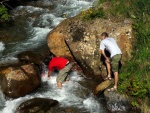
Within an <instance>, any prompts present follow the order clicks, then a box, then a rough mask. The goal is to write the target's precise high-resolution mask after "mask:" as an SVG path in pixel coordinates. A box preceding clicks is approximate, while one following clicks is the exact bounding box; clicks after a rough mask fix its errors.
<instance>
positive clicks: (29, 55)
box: [17, 51, 43, 65]
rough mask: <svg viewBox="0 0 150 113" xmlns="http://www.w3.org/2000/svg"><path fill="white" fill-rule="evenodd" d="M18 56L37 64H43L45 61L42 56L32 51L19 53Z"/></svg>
mask: <svg viewBox="0 0 150 113" xmlns="http://www.w3.org/2000/svg"><path fill="white" fill-rule="evenodd" d="M17 57H18V59H19V60H20V61H22V62H28V63H34V64H37V65H41V64H42V63H43V61H42V56H41V55H39V54H35V53H33V52H31V51H25V52H22V53H20V54H18V55H17Z"/></svg>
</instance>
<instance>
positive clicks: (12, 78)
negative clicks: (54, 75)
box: [0, 64, 41, 98]
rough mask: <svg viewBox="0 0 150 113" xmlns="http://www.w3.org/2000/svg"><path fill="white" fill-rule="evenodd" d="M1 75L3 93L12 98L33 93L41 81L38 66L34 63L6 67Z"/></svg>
mask: <svg viewBox="0 0 150 113" xmlns="http://www.w3.org/2000/svg"><path fill="white" fill-rule="evenodd" d="M0 76H1V78H2V80H1V87H2V91H3V93H4V94H5V95H6V96H8V97H12V98H17V97H21V96H24V95H26V94H28V93H31V92H32V91H33V90H35V89H36V88H37V87H38V86H39V85H40V83H41V78H40V76H39V71H38V68H37V67H36V66H35V65H33V64H24V65H20V66H15V67H13V66H12V67H11V66H10V67H7V68H4V69H2V70H1V71H0Z"/></svg>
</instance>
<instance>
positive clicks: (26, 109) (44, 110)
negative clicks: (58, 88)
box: [15, 98, 75, 113]
mask: <svg viewBox="0 0 150 113" xmlns="http://www.w3.org/2000/svg"><path fill="white" fill-rule="evenodd" d="M15 113H75V112H74V110H72V109H70V108H67V109H64V108H61V107H59V104H58V101H57V100H53V99H46V98H33V99H30V100H27V101H25V102H23V103H21V104H20V105H19V106H18V108H17V109H16V111H15Z"/></svg>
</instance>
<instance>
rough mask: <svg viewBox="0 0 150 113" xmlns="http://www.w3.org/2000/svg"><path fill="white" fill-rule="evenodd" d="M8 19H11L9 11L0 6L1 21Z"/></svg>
mask: <svg viewBox="0 0 150 113" xmlns="http://www.w3.org/2000/svg"><path fill="white" fill-rule="evenodd" d="M8 19H9V14H8V9H7V8H6V7H5V6H3V5H0V20H1V21H3V20H8Z"/></svg>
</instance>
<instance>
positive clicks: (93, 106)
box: [0, 72, 108, 113]
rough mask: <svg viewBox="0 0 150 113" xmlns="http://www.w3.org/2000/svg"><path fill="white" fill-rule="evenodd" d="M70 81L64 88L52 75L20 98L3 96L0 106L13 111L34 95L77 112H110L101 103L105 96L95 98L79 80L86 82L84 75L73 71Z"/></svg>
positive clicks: (3, 110)
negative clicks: (34, 90) (32, 91)
mask: <svg viewBox="0 0 150 113" xmlns="http://www.w3.org/2000/svg"><path fill="white" fill-rule="evenodd" d="M70 76H71V80H70V82H69V83H64V84H63V88H62V89H58V88H57V86H56V76H52V77H51V78H50V79H49V80H48V81H46V78H44V80H43V81H44V82H43V84H42V86H41V87H40V88H39V89H38V90H37V91H36V92H34V93H32V94H29V95H26V96H24V97H20V98H18V99H13V100H12V99H11V100H7V101H6V100H5V99H4V97H3V95H0V96H1V100H2V101H1V103H0V106H4V108H3V109H2V110H1V113H13V112H14V111H15V109H16V107H17V106H18V105H19V104H20V103H22V102H24V101H26V100H28V99H32V98H33V97H41V98H50V99H55V100H58V101H59V103H60V105H61V107H62V108H66V107H67V108H71V109H73V110H75V111H76V112H77V113H108V112H107V110H106V108H105V107H104V106H103V105H102V104H101V100H102V99H103V98H99V99H97V98H95V97H94V96H93V95H92V93H91V91H90V90H89V89H88V88H86V87H84V86H82V85H81V84H80V83H79V82H86V80H84V78H83V77H81V76H79V75H77V74H76V72H74V73H72V74H71V75H70Z"/></svg>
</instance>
